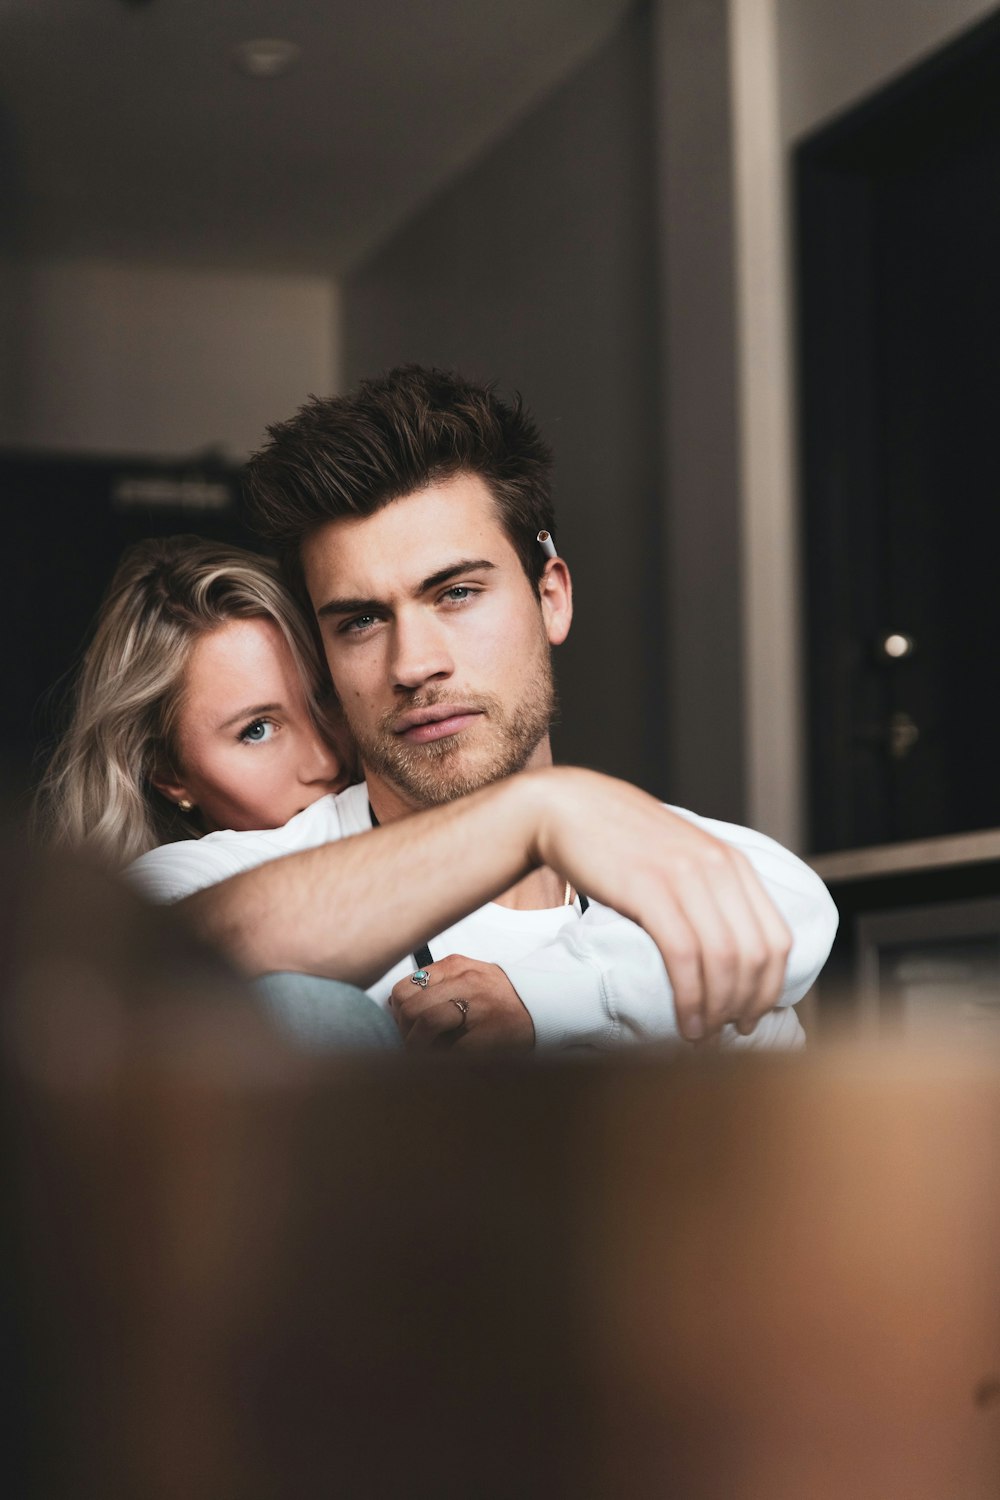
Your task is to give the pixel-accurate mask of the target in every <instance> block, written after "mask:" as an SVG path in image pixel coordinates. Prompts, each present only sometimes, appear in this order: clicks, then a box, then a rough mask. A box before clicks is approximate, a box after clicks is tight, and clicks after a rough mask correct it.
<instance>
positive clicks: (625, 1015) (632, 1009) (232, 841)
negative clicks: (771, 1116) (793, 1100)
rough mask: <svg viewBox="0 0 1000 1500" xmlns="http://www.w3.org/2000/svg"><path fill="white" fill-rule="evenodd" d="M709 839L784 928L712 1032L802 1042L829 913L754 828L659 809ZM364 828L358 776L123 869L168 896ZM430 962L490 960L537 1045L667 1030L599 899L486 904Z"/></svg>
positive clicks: (620, 926)
mask: <svg viewBox="0 0 1000 1500" xmlns="http://www.w3.org/2000/svg"><path fill="white" fill-rule="evenodd" d="M671 811H672V812H676V813H677V814H678V815H679V816H680V817H682V818H687V819H688V820H689V821H690V822H692V823H695V824H696V825H697V826H698V827H699V828H703V829H704V830H705V831H706V832H707V833H710V834H712V835H714V837H715V838H718V839H722V840H724V841H725V842H726V843H727V844H731V845H732V846H733V847H734V848H736V849H739V850H741V851H742V853H743V854H744V855H745V856H746V857H747V859H748V860H749V861H750V863H751V864H752V865H753V868H754V869H755V870H756V872H757V875H758V877H759V878H760V880H761V882H762V884H763V885H764V888H765V889H766V890H767V892H768V894H769V895H770V897H771V899H772V901H773V902H774V904H775V906H776V907H777V908H778V910H779V911H780V912H781V914H782V916H783V917H784V919H785V921H786V922H787V923H788V926H789V928H790V929H791V932H792V934H793V944H792V951H791V954H790V956H789V959H788V966H787V968H786V971H785V985H784V989H783V990H782V993H781V998H780V1000H779V1001H778V1007H777V1008H776V1009H775V1010H773V1011H772V1012H771V1013H770V1014H769V1015H767V1016H764V1017H763V1019H762V1020H761V1021H760V1023H759V1024H758V1026H757V1029H756V1031H754V1033H753V1034H752V1035H751V1036H749V1037H743V1036H740V1034H739V1033H738V1032H737V1031H736V1029H735V1027H731V1026H727V1027H726V1028H725V1029H724V1031H723V1037H722V1039H723V1041H724V1042H726V1043H727V1044H729V1045H732V1046H737V1047H774V1046H778V1047H794V1046H798V1045H800V1044H801V1042H802V1040H803V1033H802V1028H801V1026H800V1024H799V1021H798V1017H797V1016H796V1015H795V1012H794V1011H793V1010H790V1009H788V1007H790V1006H793V1005H795V1004H796V1003H797V1002H798V1001H799V1000H801V999H802V996H803V995H804V994H805V993H806V991H807V990H808V989H809V988H810V986H811V985H812V983H813V981H814V980H815V979H816V976H817V975H818V974H819V971H820V969H821V968H822V967H823V964H824V963H825V962H826V959H827V955H828V954H829V952H830V946H831V944H832V942H833V938H834V934H835V932H836V930H837V910H836V907H835V906H834V904H833V901H832V900H831V898H830V895H829V893H828V891H827V889H826V887H825V886H824V885H823V882H822V881H821V880H820V878H819V876H818V875H816V874H815V872H814V871H813V870H811V869H810V868H809V866H808V865H806V864H803V862H802V861H801V860H800V859H797V858H796V857H795V855H794V854H789V852H788V851H787V850H786V849H783V848H782V847H781V845H780V844H776V843H775V842H774V840H773V839H769V838H767V837H766V836H765V835H764V834H761V833H754V832H752V830H750V829H748V828H740V827H737V826H736V825H735V824H732V823H720V822H718V821H716V820H715V819H714V818H702V817H698V816H697V815H696V814H695V813H691V812H685V810H684V809H683V808H680V807H675V808H671ZM370 828H371V820H370V816H369V811H368V790H367V787H366V786H365V785H364V784H363V783H362V784H361V785H358V786H352V787H348V788H347V790H346V791H343V792H340V793H339V794H337V795H336V796H329V797H323V798H321V799H320V800H319V801H318V802H314V803H313V804H312V806H310V807H307V808H306V809H305V810H304V811H303V812H300V813H298V814H297V816H296V817H294V818H292V819H291V821H290V822H288V823H286V824H285V826H284V827H283V828H272V829H265V830H264V831H262V832H260V833H233V832H222V833H209V834H206V835H205V837H204V838H201V839H186V840H184V841H183V842H182V843H178V844H164V845H163V846H161V847H160V848H159V849H152V850H150V851H149V853H147V854H144V855H142V856H141V858H139V859H137V860H136V861H135V863H134V864H133V865H131V866H130V867H129V870H128V872H127V875H128V878H129V879H130V880H131V881H132V882H133V884H134V885H135V886H136V887H137V888H138V889H139V890H140V891H141V892H142V893H143V894H144V895H145V896H147V897H148V898H149V899H150V900H152V901H157V902H172V901H179V900H181V899H182V898H183V897H185V896H191V895H193V894H194V892H195V891H200V890H204V889H205V888H206V887H207V886H211V885H216V884H218V882H219V881H221V880H228V879H229V878H230V876H233V875H240V874H242V873H243V872H244V871H246V870H251V869H253V868H254V867H255V866H256V865H260V864H264V863H265V862H266V861H267V860H271V859H278V858H280V857H281V856H282V855H285V854H293V853H298V852H299V851H300V850H303V849H313V848H316V847H317V846H318V845H320V844H326V843H331V842H333V841H334V840H336V839H342V838H349V837H350V836H351V835H352V834H356V833H364V832H366V831H367V830H369V829H370ZM427 942H428V947H429V948H430V950H431V954H432V956H433V957H434V958H435V959H438V958H444V957H446V956H447V955H448V954H452V953H458V954H461V955H463V956H464V957H466V958H474V959H478V960H480V961H481V962H484V963H495V964H497V965H498V966H499V967H500V968H502V969H503V970H504V972H505V974H506V975H507V977H508V979H509V980H510V982H511V984H512V985H513V986H514V989H515V990H516V991H517V993H518V995H519V996H520V997H521V1000H522V1001H523V1002H524V1005H525V1007H526V1008H527V1010H528V1012H529V1014H530V1016H531V1019H532V1021H533V1023H534V1027H535V1039H536V1043H537V1045H538V1046H540V1047H572V1046H592V1047H608V1046H614V1045H615V1044H616V1043H621V1042H632V1041H640V1040H654V1039H659V1040H666V1039H669V1038H674V1039H677V1038H678V1037H679V1031H678V1027H677V1020H676V1016H675V1014H674V1003H673V992H672V990H671V986H670V980H669V979H668V977H667V972H666V969H665V968H664V964H663V960H662V958H661V957H660V953H659V950H658V949H657V947H656V944H655V943H654V942H653V940H652V938H651V937H649V935H648V934H647V933H646V932H644V931H643V929H642V928H641V927H639V926H637V925H636V924H635V923H634V922H630V921H629V920H628V919H627V918H625V917H622V916H620V915H619V914H618V913H617V912H615V911H613V910H611V908H610V907H607V906H602V905H601V904H600V902H597V901H593V900H592V901H591V902H590V906H589V908H588V910H587V912H586V913H585V914H584V915H583V916H582V917H581V915H580V910H579V906H559V907H554V908H550V909H546V910H544V911H514V910H512V909H511V908H510V907H506V906H497V905H496V904H495V903H494V902H490V903H488V904H487V905H486V906H483V907H480V908H479V910H478V911H474V912H472V913H470V915H469V916H467V917H464V918H463V919H462V920H461V921H460V922H456V923H455V925H454V926H453V927H449V928H448V929H447V931H445V932H442V933H439V934H438V935H437V936H435V937H430V938H428V940H427ZM413 967H414V965H413V960H412V958H410V957H406V958H404V959H402V960H401V961H400V962H399V963H398V964H396V965H395V967H394V968H392V969H390V970H389V972H388V973H387V974H384V975H383V976H382V978H381V979H380V980H378V982H377V983H376V984H373V985H372V986H371V988H370V990H369V991H368V993H369V994H370V995H371V996H372V998H373V999H374V1000H376V1001H377V1002H378V1004H380V1005H381V1006H382V1007H383V1008H386V1007H387V1004H388V997H389V992H390V990H391V989H392V987H393V985H394V984H396V982H397V981H398V980H400V979H402V978H403V977H404V975H406V974H408V973H411V972H412V970H413Z"/></svg>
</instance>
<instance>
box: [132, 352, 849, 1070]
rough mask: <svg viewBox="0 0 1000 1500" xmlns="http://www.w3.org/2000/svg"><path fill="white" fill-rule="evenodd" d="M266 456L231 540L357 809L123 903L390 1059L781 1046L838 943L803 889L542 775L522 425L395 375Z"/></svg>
mask: <svg viewBox="0 0 1000 1500" xmlns="http://www.w3.org/2000/svg"><path fill="white" fill-rule="evenodd" d="M270 435H271V441H270V444H269V445H268V446H267V447H266V448H265V449H264V450H262V452H261V453H260V454H258V455H257V457H256V458H255V459H254V460H253V461H252V462H251V465H250V468H249V473H248V488H249V494H250V504H251V513H252V519H253V520H254V522H255V524H256V526H257V529H258V530H259V531H260V532H261V534H262V535H263V536H264V537H265V538H266V539H267V540H268V541H270V542H271V543H272V544H273V545H274V546H275V547H276V548H277V550H278V552H279V554H280V555H281V557H282V559H283V562H284V564H285V567H286V570H287V572H288V575H289V577H290V580H291V581H292V584H293V587H295V588H296V589H297V591H298V592H299V594H300V597H302V599H303V602H304V604H305V605H306V607H307V608H309V609H310V610H311V611H312V613H313V615H314V617H315V619H316V622H317V625H318V628H319V632H320V636H321V639H322V643H323V647H324V650H325V653H326V658H327V662H328V664H329V668H330V674H331V677H332V680H333V683H334V686H335V688H336V690H337V694H338V697H339V699H340V702H341V705H342V707H343V711H344V714H345V716H346V718H347V721H348V724H349V726H350V728H351V730H352V732H353V734H354V736H355V739H356V741H357V744H358V748H359V752H360V757H361V762H362V765H363V768H364V772H365V778H366V780H365V785H364V786H363V787H354V788H349V789H348V791H346V792H344V793H342V794H341V795H340V796H339V797H330V798H324V799H322V801H321V802H318V803H316V804H314V806H313V807H311V808H308V809H306V811H305V812H303V813H301V814H299V816H298V817H297V818H293V819H292V820H291V822H290V823H289V824H287V825H286V827H285V829H282V830H278V831H277V832H276V833H275V834H271V835H257V834H239V833H232V834H216V835H213V836H211V837H210V838H208V839H204V840H201V841H199V842H197V843H194V842H191V843H187V844H185V845H174V846H169V847H168V848H166V849H161V850H154V851H153V852H152V853H151V854H149V855H146V856H144V857H143V859H142V860H141V861H140V862H139V865H138V866H137V868H136V873H137V878H138V879H139V880H140V882H141V883H142V884H144V885H145V887H146V889H147V890H148V891H149V892H150V893H151V894H153V895H154V896H157V897H158V898H160V899H178V898H185V899H184V905H185V906H186V908H187V910H188V912H189V914H190V916H191V917H192V919H193V920H194V921H195V922H196V923H197V925H198V926H199V927H200V928H201V929H202V930H203V931H204V932H205V933H206V934H207V935H208V936H209V937H211V938H213V939H214V940H215V941H217V942H219V943H220V944H221V945H222V946H223V947H225V948H226V949H228V951H229V952H230V953H231V954H232V955H233V956H234V957H235V958H236V959H237V961H238V962H239V963H241V964H242V966H243V967H244V968H246V969H247V970H248V971H249V972H251V973H255V974H261V973H268V972H271V971H275V970H292V971H298V972H302V973H305V974H313V975H326V976H330V977H333V978H337V979H341V980H348V981H351V982H352V983H355V984H361V985H362V986H365V987H368V988H369V992H370V993H371V995H372V996H373V998H374V999H375V1000H376V1001H377V1002H378V1003H380V1004H381V1005H383V1006H385V1007H388V1009H389V1010H390V1012H391V1013H392V1015H393V1017H394V1019H395V1021H396V1023H397V1025H398V1027H399V1030H400V1033H401V1034H402V1036H403V1038H404V1039H405V1040H406V1042H407V1043H408V1044H409V1045H410V1046H419V1045H433V1044H436V1043H439V1042H441V1041H444V1040H447V1041H450V1042H452V1043H453V1044H454V1045H457V1046H459V1047H464V1048H475V1047H483V1046H495V1045H501V1046H506V1047H530V1046H532V1045H535V1044H554V1045H574V1044H584V1045H602V1044H606V1043H609V1042H615V1041H619V1040H626V1039H631V1038H637V1037H643V1036H669V1035H674V1036H676V1035H677V1032H678V1029H679V1030H680V1032H681V1034H682V1035H683V1036H685V1037H686V1038H688V1039H689V1040H697V1039H700V1038H702V1037H705V1036H708V1035H710V1034H713V1033H716V1032H719V1031H720V1030H722V1029H723V1028H725V1034H726V1036H727V1037H728V1038H729V1039H735V1040H738V1039H739V1038H740V1037H741V1036H742V1037H747V1038H749V1037H750V1036H751V1035H752V1034H753V1033H754V1031H755V1028H756V1027H757V1023H758V1022H759V1021H761V1018H762V1017H763V1018H765V1022H764V1024H763V1025H762V1026H761V1027H760V1029H759V1030H758V1031H757V1035H756V1036H755V1037H754V1041H755V1042H763V1043H764V1044H767V1043H769V1042H775V1041H777V1042H779V1043H781V1042H785V1043H788V1042H792V1041H794V1040H795V1039H796V1038H797V1037H798V1036H800V1031H799V1028H798V1023H797V1021H796V1019H795V1017H794V1013H793V1012H791V1011H789V1010H788V1009H787V1007H788V1005H790V1004H793V1003H794V1002H795V1001H796V1000H797V999H798V998H800V996H801V994H802V993H804V991H805V989H806V988H808V986H809V984H810V983H811V982H812V979H813V978H815V975H816V973H818V971H819V968H820V967H821V966H822V963H823V962H824V960H825V958H826V954H827V952H828V950H829V945H830V942H831V941H832V937H833V931H834V928H835V923H836V917H835V913H834V911H833V906H832V903H831V902H830V899H829V897H828V895H827V894H826V892H825V890H824V888H823V887H822V884H821V883H820V882H819V880H818V879H817V877H816V876H815V875H813V873H812V872H811V871H809V870H808V869H807V868H806V867H805V866H804V865H803V864H802V863H801V862H800V861H798V860H796V859H795V858H794V857H793V856H791V855H789V854H787V853H786V852H785V851H784V850H781V849H780V848H779V847H778V846H777V845H775V844H773V842H771V841H770V840H767V839H764V838H763V837H762V836H760V835H757V834H753V833H750V832H749V831H747V830H742V829H736V828H733V827H731V826H729V825H722V824H713V823H711V822H709V821H707V820H698V819H695V818H694V816H693V815H692V814H682V813H680V812H679V811H676V810H671V809H668V808H665V807H662V806H660V805H659V804H657V803H656V802H654V801H653V799H652V798H649V797H647V796H646V795H645V794H644V793H642V792H640V791H638V790H637V789H636V788H633V787H628V786H626V785H624V784H623V783H621V782H615V781H612V780H611V779H610V778H606V777H601V776H598V775H596V774H595V773H591V772H585V771H580V770H575V769H570V768H556V767H553V766H552V756H551V748H550V744H549V722H550V719H551V715H552V710H553V704H554V693H553V685H552V672H551V663H550V652H551V648H552V647H553V646H556V645H558V644H560V643H561V642H562V641H563V640H564V639H565V637H566V635H567V633H568V631H569V628H570V622H571V617H572V594H571V583H570V576H569V571H568V569H567V567H566V564H565V563H564V562H563V561H562V559H561V558H559V557H557V556H551V555H549V554H550V553H551V552H552V551H553V550H554V549H552V548H551V547H550V548H548V549H546V548H545V547H544V546H543V545H542V544H541V543H540V541H539V537H540V535H542V536H543V537H544V536H547V535H550V534H551V533H552V531H553V529H554V524H553V514H552V506H551V498H550V473H551V458H550V454H549V451H548V449H547V447H546V446H545V444H544V443H543V442H542V440H541V438H540V436H539V434H538V432H537V430H536V428H535V426H534V424H533V422H532V421H531V419H530V418H529V417H528V415H527V414H526V412H525V411H524V409H523V408H522V407H521V405H520V403H519V402H515V403H514V404H513V405H508V404H506V403H504V402H503V401H501V400H500V399H499V398H498V397H497V396H496V395H495V394H494V393H493V392H492V391H491V390H489V389H487V388H484V387H481V386H477V385H474V384H472V383H469V382H466V381H463V380H461V379H459V378H458V377H456V376H452V375H446V374H443V373H441V372H437V371H427V370H422V369H420V368H418V367H407V368H405V369H401V370H396V371H393V372H392V373H391V374H390V375H388V376H387V377H385V378H384V379H381V380H376V381H368V382H364V383H363V384H362V386H361V387H360V388H359V390H358V391H357V392H355V393H354V394H353V395H350V396H347V397H341V398H331V399H327V400H315V399H314V400H312V401H311V402H310V403H309V404H308V405H307V406H306V407H304V408H303V409H302V410H301V411H300V412H299V414H298V415H297V416H296V417H295V418H293V419H292V420H291V421H289V422H286V423H284V424H280V425H278V426H276V427H273V428H271V429H270ZM414 813H418V814H419V816H416V817H414V816H412V814H414ZM373 827H374V828H375V832H366V830H370V829H372V828H373ZM359 833H365V837H363V838H360V839H358V838H352V837H346V836H347V835H353V834H359ZM279 855H287V856H288V857H286V858H277V857H276V856H279ZM581 892H582V893H583V895H581ZM491 898H493V904H492V905H489V906H484V904H483V903H484V902H489V901H490V899H491ZM779 906H780V907H781V908H782V911H779V909H778V907H779ZM782 912H783V914H782ZM629 918H630V919H631V921H629V920H626V919H629ZM640 929H645V931H644V932H643V931H642V930H640ZM647 934H648V936H647ZM651 939H652V941H651ZM410 955H412V957H411V956H410ZM790 955H791V957H790ZM776 1007H777V1008H776Z"/></svg>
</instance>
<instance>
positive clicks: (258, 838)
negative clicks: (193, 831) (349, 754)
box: [125, 786, 371, 904]
mask: <svg viewBox="0 0 1000 1500" xmlns="http://www.w3.org/2000/svg"><path fill="white" fill-rule="evenodd" d="M370 826H371V825H370V823H369V822H368V794H367V791H366V789H365V787H364V786H351V787H348V788H347V789H346V791H343V792H339V793H337V794H336V795H334V794H331V795H330V796H327V797H321V798H320V799H319V800H318V801H317V802H313V803H311V804H310V806H309V807H306V808H303V810H302V812H300V813H296V815H295V817H294V818H290V819H289V821H288V822H287V823H286V824H284V826H283V827H281V828H262V829H256V830H251V831H245V832H244V831H236V830H233V829H224V830H220V831H218V832H216V833H206V834H205V835H204V837H203V838H200V839H183V840H182V841H181V842H180V843H176V844H161V845H160V846H159V848H157V849H150V850H148V852H147V853H145V854H142V855H140V856H139V858H138V859H137V860H134V861H133V863H132V864H131V865H129V866H128V868H127V869H126V871H125V878H126V880H127V881H128V882H129V884H131V885H133V886H134V887H135V888H136V889H137V890H138V891H139V892H140V893H141V894H142V895H144V896H146V897H147V899H149V900H150V901H154V902H157V903H158V904H161V903H170V902H174V901H181V900H183V898H184V897H185V896H193V895H194V893H195V892H196V891H201V890H205V889H206V888H207V887H208V886H210V885H217V884H218V883H219V882H220V881H222V880H228V879H230V878H231V876H233V875H242V874H243V873H244V872H245V871H247V870H252V869H254V868H255V867H256V866H257V865H262V864H265V863H266V862H267V861H268V860H271V859H280V858H281V857H282V855H285V854H297V853H298V852H299V851H300V850H303V849H314V848H316V847H317V845H319V844H327V843H330V842H331V841H333V840H335V839H341V838H346V837H347V836H348V835H349V834H351V833H359V832H361V830H362V828H364V827H370Z"/></svg>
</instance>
